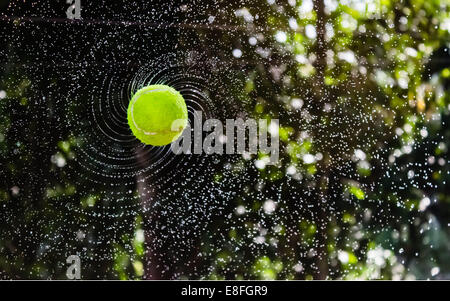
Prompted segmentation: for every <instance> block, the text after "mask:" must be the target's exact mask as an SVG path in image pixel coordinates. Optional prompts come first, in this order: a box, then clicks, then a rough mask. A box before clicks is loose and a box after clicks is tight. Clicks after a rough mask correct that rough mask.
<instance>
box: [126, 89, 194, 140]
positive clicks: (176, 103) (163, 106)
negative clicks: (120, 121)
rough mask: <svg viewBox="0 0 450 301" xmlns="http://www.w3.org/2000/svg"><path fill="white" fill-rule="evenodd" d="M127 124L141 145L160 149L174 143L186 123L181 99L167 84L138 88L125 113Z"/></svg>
mask: <svg viewBox="0 0 450 301" xmlns="http://www.w3.org/2000/svg"><path fill="white" fill-rule="evenodd" d="M127 120H128V125H129V126H130V128H131V131H132V132H133V135H134V136H136V138H138V139H139V140H140V141H141V142H142V143H144V144H149V145H154V146H163V145H167V144H170V143H172V142H173V141H175V140H176V139H177V138H178V137H179V136H180V135H181V134H182V132H183V130H184V128H185V127H186V125H187V122H188V113H187V107H186V102H185V101H184V98H183V96H182V95H181V94H180V93H179V92H178V91H177V90H175V89H174V88H172V87H170V86H167V85H151V86H147V87H144V88H141V89H139V90H138V91H137V92H136V93H135V94H134V95H133V97H132V98H131V100H130V103H129V105H128V110H127Z"/></svg>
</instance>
